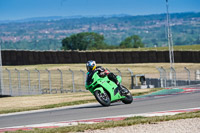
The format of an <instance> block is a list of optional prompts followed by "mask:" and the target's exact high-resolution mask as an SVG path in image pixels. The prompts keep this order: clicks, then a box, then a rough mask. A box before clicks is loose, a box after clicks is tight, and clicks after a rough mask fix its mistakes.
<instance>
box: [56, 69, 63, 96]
mask: <svg viewBox="0 0 200 133" xmlns="http://www.w3.org/2000/svg"><path fill="white" fill-rule="evenodd" d="M57 70H58V71H59V72H60V85H61V93H63V74H62V71H61V70H60V69H57Z"/></svg>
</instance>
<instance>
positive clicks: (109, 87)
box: [85, 71, 133, 106]
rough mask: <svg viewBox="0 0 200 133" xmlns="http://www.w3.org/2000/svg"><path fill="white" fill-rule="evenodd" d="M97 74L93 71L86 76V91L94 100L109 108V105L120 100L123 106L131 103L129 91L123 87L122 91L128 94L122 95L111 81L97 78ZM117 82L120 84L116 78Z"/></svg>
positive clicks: (105, 78)
mask: <svg viewBox="0 0 200 133" xmlns="http://www.w3.org/2000/svg"><path fill="white" fill-rule="evenodd" d="M97 73H98V72H97V71H96V72H95V71H94V72H91V73H88V74H87V80H86V84H85V87H86V90H89V91H90V92H91V93H92V94H93V95H94V96H95V98H96V100H97V101H98V102H99V103H100V104H101V105H103V106H109V105H110V103H113V102H116V101H119V100H121V101H122V102H123V103H124V104H130V103H132V101H133V97H132V95H131V93H130V91H129V90H128V89H127V88H126V87H125V86H123V85H121V87H123V89H126V90H127V92H128V93H126V94H122V93H121V92H120V90H119V89H120V88H119V87H118V86H117V85H116V84H115V83H114V82H113V81H111V80H110V79H109V78H108V76H105V77H103V78H101V77H99V75H98V74H97ZM117 80H118V82H119V83H121V81H122V79H121V77H120V76H117Z"/></svg>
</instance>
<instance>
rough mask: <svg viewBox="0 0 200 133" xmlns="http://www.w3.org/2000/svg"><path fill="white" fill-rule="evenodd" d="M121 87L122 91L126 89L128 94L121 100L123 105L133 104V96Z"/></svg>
mask: <svg viewBox="0 0 200 133" xmlns="http://www.w3.org/2000/svg"><path fill="white" fill-rule="evenodd" d="M122 87H123V89H126V90H127V91H128V93H127V94H126V95H125V98H123V99H122V100H121V101H122V102H123V103H124V104H131V103H132V102H133V96H132V95H131V93H130V91H129V90H128V89H127V88H126V87H125V86H122Z"/></svg>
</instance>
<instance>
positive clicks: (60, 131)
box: [15, 111, 200, 133]
mask: <svg viewBox="0 0 200 133" xmlns="http://www.w3.org/2000/svg"><path fill="white" fill-rule="evenodd" d="M188 118H200V111H197V112H190V113H181V114H177V115H173V116H155V117H140V116H139V117H130V118H127V119H125V120H121V121H108V122H102V123H97V124H90V125H87V124H80V125H77V126H69V127H60V128H53V129H34V130H32V131H16V132H15V133H27V132H28V133H55V132H56V133H67V132H83V131H85V130H96V129H106V128H113V127H119V126H121V127H124V126H131V125H136V124H155V123H157V122H162V121H169V120H178V119H188Z"/></svg>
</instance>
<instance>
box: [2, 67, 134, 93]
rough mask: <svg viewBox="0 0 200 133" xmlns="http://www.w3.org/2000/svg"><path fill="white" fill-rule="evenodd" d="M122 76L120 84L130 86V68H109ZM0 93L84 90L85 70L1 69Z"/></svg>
mask: <svg viewBox="0 0 200 133" xmlns="http://www.w3.org/2000/svg"><path fill="white" fill-rule="evenodd" d="M111 72H113V73H114V74H116V75H121V76H122V84H123V85H125V86H127V88H131V86H133V84H131V83H132V82H131V78H132V77H131V75H132V73H131V72H132V70H130V69H126V70H119V69H117V68H116V69H114V70H111ZM2 81H3V83H4V86H3V87H2V88H3V91H2V95H10V96H21V95H39V94H54V93H67V92H85V91H86V89H85V81H86V72H85V71H83V70H72V69H69V70H60V69H56V70H49V69H45V70H38V69H34V70H28V69H24V70H18V69H7V68H5V69H4V70H3V80H2Z"/></svg>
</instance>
